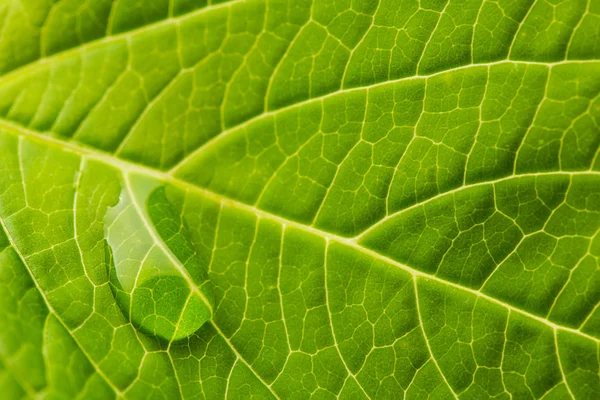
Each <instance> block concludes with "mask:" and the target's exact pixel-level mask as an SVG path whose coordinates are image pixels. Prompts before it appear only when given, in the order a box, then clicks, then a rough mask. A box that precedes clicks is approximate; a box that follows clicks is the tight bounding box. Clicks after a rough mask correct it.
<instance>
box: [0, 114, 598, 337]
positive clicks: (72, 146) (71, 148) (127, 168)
mask: <svg viewBox="0 0 600 400" xmlns="http://www.w3.org/2000/svg"><path fill="white" fill-rule="evenodd" d="M0 128H3V129H4V130H5V131H6V132H8V133H9V134H12V135H16V136H25V137H27V138H29V139H31V140H34V141H36V142H38V143H43V144H45V145H50V146H54V147H58V148H60V149H61V150H63V151H68V152H71V153H75V154H77V155H79V156H81V157H88V158H91V159H94V160H97V161H100V162H102V163H104V164H106V165H109V166H112V167H114V168H117V169H119V170H120V171H122V172H124V173H129V172H137V173H140V174H145V175H147V176H151V177H153V178H155V179H158V180H161V181H163V182H168V183H170V184H173V185H175V186H177V187H179V188H180V189H182V190H184V191H186V192H187V191H193V192H196V193H198V194H200V195H201V196H203V197H205V198H209V199H212V200H214V201H216V202H218V203H220V204H229V205H231V206H234V207H236V208H238V209H242V210H245V211H248V212H251V213H254V214H255V215H257V216H260V217H261V218H265V219H270V220H272V221H275V222H277V223H279V224H281V225H286V226H293V227H294V228H297V229H299V230H302V231H304V232H307V233H310V234H313V235H317V236H319V237H322V238H324V239H329V240H331V241H335V242H338V243H341V244H344V245H346V246H348V247H351V248H353V249H355V250H357V251H359V252H360V253H362V254H365V255H367V256H369V257H372V258H375V259H378V260H381V261H383V262H385V263H387V264H390V265H394V266H395V267H397V268H400V269H402V270H403V271H405V272H408V273H409V274H410V275H411V276H412V277H413V278H417V277H419V278H424V279H428V280H433V281H436V282H439V283H441V284H444V285H446V286H450V287H453V288H456V289H458V290H461V291H464V292H467V293H470V294H472V295H475V296H478V297H481V298H483V299H485V300H488V301H490V302H492V303H495V304H498V305H500V306H502V307H504V308H506V309H509V310H511V311H514V312H517V313H519V314H522V315H524V316H527V317H528V318H531V319H534V320H537V321H538V322H541V323H543V324H544V325H547V326H549V327H551V328H552V329H555V330H556V329H559V330H563V331H567V332H571V333H573V334H576V335H578V336H581V337H583V338H586V339H588V340H591V341H594V342H596V343H600V339H599V338H596V337H594V336H591V335H589V334H587V333H584V332H581V331H579V330H577V329H573V328H570V327H567V326H562V325H558V324H555V323H554V322H551V321H549V320H547V319H545V318H542V317H540V316H538V315H535V314H532V313H530V312H528V311H526V310H523V309H520V308H518V307H515V306H513V305H511V304H508V303H505V302H503V301H501V300H498V299H496V298H494V297H491V296H489V295H487V294H485V293H481V292H480V291H478V290H475V289H471V288H468V287H465V286H462V285H459V284H457V283H454V282H451V281H448V280H446V279H443V278H440V277H437V276H435V275H431V274H428V273H425V272H422V271H419V270H417V269H414V268H412V267H410V266H407V265H405V264H402V263H400V262H398V261H396V260H393V259H391V258H389V257H387V256H384V255H381V254H379V253H377V252H375V251H373V250H371V249H369V248H367V247H364V246H362V245H360V244H359V243H357V242H356V241H355V240H354V239H351V238H344V237H342V236H339V235H336V234H333V233H330V232H327V231H323V230H320V229H318V228H315V227H312V226H308V225H304V224H302V223H299V222H296V221H293V220H290V219H287V218H284V217H281V216H279V215H276V214H272V213H270V212H268V211H264V210H261V209H259V208H256V207H254V206H251V205H248V204H246V203H243V202H241V201H238V200H235V199H231V198H229V197H226V196H224V195H222V194H219V193H216V192H213V191H211V190H208V189H205V188H202V187H198V186H195V185H193V184H191V183H189V182H186V181H183V180H181V179H179V178H177V177H174V176H172V175H169V174H167V173H165V172H163V171H159V170H156V169H152V168H150V167H147V166H142V165H138V164H134V163H132V162H130V161H126V160H122V159H118V158H116V157H114V156H113V155H111V154H109V153H105V152H102V151H100V150H98V149H93V148H89V147H85V146H83V145H80V144H76V143H72V142H67V141H61V140H58V139H56V138H54V137H51V136H48V135H44V134H41V133H39V132H36V131H32V130H29V129H27V128H24V127H21V126H18V125H16V124H13V123H11V122H8V121H5V120H3V119H0ZM565 174H571V175H573V174H576V175H581V174H592V175H598V176H600V172H595V171H581V172H561V171H556V172H547V173H535V174H522V175H511V176H510V177H505V178H503V179H512V178H519V177H524V176H540V175H546V176H547V175H565ZM489 183H493V182H480V183H477V184H475V185H483V184H489ZM471 186H473V185H469V186H466V187H471ZM464 188H465V187H462V188H457V189H455V190H454V191H457V190H461V189H464ZM442 195H443V194H440V195H438V196H436V197H435V198H437V197H439V196H442ZM431 200H432V199H431V198H430V199H427V200H425V201H424V202H422V203H425V202H427V201H431ZM412 207H414V206H411V208H412ZM225 338H226V337H225Z"/></svg>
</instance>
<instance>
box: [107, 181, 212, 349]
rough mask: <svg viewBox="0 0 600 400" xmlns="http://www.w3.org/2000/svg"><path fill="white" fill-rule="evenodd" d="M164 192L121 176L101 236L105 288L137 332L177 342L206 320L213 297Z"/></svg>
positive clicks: (151, 184)
mask: <svg viewBox="0 0 600 400" xmlns="http://www.w3.org/2000/svg"><path fill="white" fill-rule="evenodd" d="M167 190H168V188H167V187H166V186H164V185H163V184H161V183H160V182H159V181H157V180H155V179H153V178H150V177H147V176H143V175H135V174H126V175H125V176H124V180H123V183H122V190H121V195H120V198H119V202H118V203H117V204H116V205H114V206H113V207H111V208H109V209H108V210H107V212H106V215H105V217H104V234H105V239H106V242H107V243H108V246H109V249H110V253H111V254H110V257H108V259H110V264H109V273H110V283H111V287H112V289H113V293H114V296H115V299H116V300H117V303H118V304H119V307H120V308H121V310H122V311H123V313H124V315H125V316H126V317H127V318H129V320H130V321H131V323H132V324H133V325H134V326H135V327H136V328H137V329H139V330H141V331H143V332H146V333H149V334H152V335H155V336H158V337H160V338H163V339H166V340H177V339H182V338H185V337H187V336H189V335H191V334H192V333H194V332H195V331H197V330H198V329H199V328H200V327H201V326H202V325H203V324H204V323H205V322H206V321H208V320H209V319H210V318H211V315H212V304H213V296H212V289H211V286H210V282H209V280H208V274H207V272H206V268H205V267H204V266H203V265H201V263H200V260H199V258H198V257H197V256H196V254H195V251H194V247H193V245H192V243H191V241H190V240H189V238H188V233H187V232H188V231H187V228H186V226H185V223H184V222H183V220H182V218H181V213H179V212H176V210H175V207H174V206H173V204H171V202H170V201H169V198H168V192H167Z"/></svg>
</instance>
